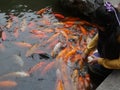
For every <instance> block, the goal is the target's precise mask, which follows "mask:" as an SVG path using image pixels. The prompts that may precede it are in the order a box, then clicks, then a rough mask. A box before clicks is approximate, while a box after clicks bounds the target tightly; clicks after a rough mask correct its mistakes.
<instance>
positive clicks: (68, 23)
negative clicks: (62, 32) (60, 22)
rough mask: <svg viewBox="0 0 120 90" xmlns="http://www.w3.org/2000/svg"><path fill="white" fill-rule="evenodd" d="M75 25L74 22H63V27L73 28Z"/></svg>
mask: <svg viewBox="0 0 120 90" xmlns="http://www.w3.org/2000/svg"><path fill="white" fill-rule="evenodd" d="M74 24H75V22H74V21H66V22H64V25H65V27H67V28H68V27H71V26H73V25H74Z"/></svg>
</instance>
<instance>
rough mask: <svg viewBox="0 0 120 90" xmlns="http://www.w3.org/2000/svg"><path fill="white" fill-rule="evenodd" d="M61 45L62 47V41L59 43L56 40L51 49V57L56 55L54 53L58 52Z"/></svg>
mask: <svg viewBox="0 0 120 90" xmlns="http://www.w3.org/2000/svg"><path fill="white" fill-rule="evenodd" d="M61 47H62V43H61V42H58V43H57V44H56V45H55V47H54V49H53V51H52V53H51V56H52V57H56V55H57V54H58V53H59V52H60V50H61Z"/></svg>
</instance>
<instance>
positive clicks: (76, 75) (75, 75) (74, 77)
mask: <svg viewBox="0 0 120 90" xmlns="http://www.w3.org/2000/svg"><path fill="white" fill-rule="evenodd" d="M78 78H79V72H78V70H77V69H75V70H74V71H73V73H72V76H71V79H72V83H73V90H78Z"/></svg>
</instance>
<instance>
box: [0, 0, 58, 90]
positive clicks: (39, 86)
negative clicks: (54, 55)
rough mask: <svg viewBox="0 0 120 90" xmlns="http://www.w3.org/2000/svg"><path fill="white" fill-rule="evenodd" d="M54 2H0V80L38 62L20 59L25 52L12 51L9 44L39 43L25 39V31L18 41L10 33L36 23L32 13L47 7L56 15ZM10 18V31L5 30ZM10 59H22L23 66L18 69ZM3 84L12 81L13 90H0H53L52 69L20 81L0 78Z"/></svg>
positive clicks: (14, 48) (16, 48)
mask: <svg viewBox="0 0 120 90" xmlns="http://www.w3.org/2000/svg"><path fill="white" fill-rule="evenodd" d="M56 1H57V0H0V27H1V28H0V31H5V32H6V34H7V39H6V40H5V41H2V39H0V42H1V43H2V44H4V46H1V48H0V76H2V75H4V74H7V73H11V72H18V71H19V72H20V71H27V70H29V68H30V67H32V66H33V65H35V64H36V63H38V62H40V59H39V57H38V56H33V58H26V57H24V56H23V55H24V53H25V51H26V50H27V49H26V48H20V47H16V46H15V45H14V44H13V43H12V42H14V41H15V42H17V41H18V42H20V41H23V42H29V43H32V44H33V43H36V42H39V40H38V39H30V38H29V37H25V36H26V35H28V33H27V31H25V32H24V33H21V34H20V37H19V38H15V37H14V36H13V35H12V33H13V32H14V30H15V28H20V24H21V22H24V21H25V23H27V24H28V23H30V22H36V23H37V22H38V21H39V20H40V17H39V16H38V15H36V14H35V13H36V11H38V10H40V9H42V8H45V7H47V6H51V7H52V8H53V9H54V11H59V9H58V7H57V2H56ZM10 15H13V17H12V18H14V22H10V23H12V26H11V27H10V28H5V26H6V25H7V24H8V23H9V21H8V20H9V19H10V18H11V16H10ZM8 27H9V26H8ZM35 27H36V26H34V25H33V26H32V28H35ZM26 29H28V28H26ZM28 36H29V35H28ZM14 55H19V56H20V58H22V60H23V61H24V65H23V66H21V65H22V63H21V62H16V60H14V59H13V56H14ZM34 57H35V58H34ZM46 61H47V63H48V62H49V60H46ZM20 63H21V64H20ZM4 80H13V81H16V82H17V87H7V86H6V87H0V90H53V89H54V88H55V80H56V76H55V71H54V69H53V70H51V71H50V72H49V74H45V76H44V77H43V76H41V75H40V71H38V72H36V73H35V74H34V75H31V76H30V77H24V78H19V77H13V76H9V77H4V78H1V77H0V81H4Z"/></svg>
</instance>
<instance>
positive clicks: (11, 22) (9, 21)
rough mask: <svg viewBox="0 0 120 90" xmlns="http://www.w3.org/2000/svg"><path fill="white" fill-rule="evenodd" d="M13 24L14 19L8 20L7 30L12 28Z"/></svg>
mask: <svg viewBox="0 0 120 90" xmlns="http://www.w3.org/2000/svg"><path fill="white" fill-rule="evenodd" d="M12 24H13V20H12V19H8V21H7V25H6V28H8V29H9V28H11V26H12Z"/></svg>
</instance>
